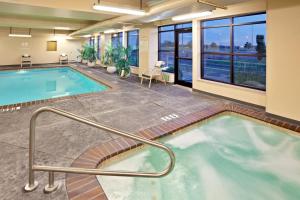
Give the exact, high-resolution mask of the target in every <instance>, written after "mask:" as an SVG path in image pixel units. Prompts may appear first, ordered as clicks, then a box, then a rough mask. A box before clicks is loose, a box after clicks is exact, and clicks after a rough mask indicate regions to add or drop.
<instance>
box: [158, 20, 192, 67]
mask: <svg viewBox="0 0 300 200" xmlns="http://www.w3.org/2000/svg"><path fill="white" fill-rule="evenodd" d="M191 28H192V23H184V24H175V25H167V26H160V27H158V59H159V60H161V61H164V62H165V63H166V69H165V70H164V71H166V72H170V73H174V67H175V32H176V30H182V29H191Z"/></svg>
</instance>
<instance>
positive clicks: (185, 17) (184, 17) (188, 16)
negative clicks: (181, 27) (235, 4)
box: [172, 11, 212, 21]
mask: <svg viewBox="0 0 300 200" xmlns="http://www.w3.org/2000/svg"><path fill="white" fill-rule="evenodd" d="M211 14H212V11H205V12H199V13H190V14H186V15H178V16H175V17H173V18H172V20H173V21H183V20H188V19H195V18H198V17H205V16H209V15H211Z"/></svg>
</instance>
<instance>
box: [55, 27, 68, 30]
mask: <svg viewBox="0 0 300 200" xmlns="http://www.w3.org/2000/svg"><path fill="white" fill-rule="evenodd" d="M54 29H55V30H71V28H70V27H60V26H58V27H54Z"/></svg>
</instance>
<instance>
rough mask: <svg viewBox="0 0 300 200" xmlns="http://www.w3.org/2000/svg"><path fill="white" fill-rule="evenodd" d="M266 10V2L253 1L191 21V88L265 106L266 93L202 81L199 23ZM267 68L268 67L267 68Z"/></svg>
mask: <svg viewBox="0 0 300 200" xmlns="http://www.w3.org/2000/svg"><path fill="white" fill-rule="evenodd" d="M265 10H266V2H265V1H264V0H253V1H250V2H247V3H241V4H236V5H232V6H229V7H228V9H227V10H221V9H217V10H215V11H214V12H213V15H211V16H209V17H206V18H199V19H195V20H193V88H194V89H197V90H200V91H204V92H208V93H212V94H217V95H221V96H225V97H228V98H233V99H237V100H240V101H244V102H248V103H251V104H256V105H259V106H266V93H265V92H263V91H257V90H253V89H248V88H242V87H237V86H232V85H227V84H222V83H217V82H213V81H207V80H202V79H201V77H200V74H201V71H200V70H201V69H200V66H201V48H200V42H201V41H200V38H201V37H199V36H201V31H200V21H201V20H203V19H209V18H216V17H224V16H230V15H238V14H246V13H255V12H261V11H265ZM267 68H269V66H267Z"/></svg>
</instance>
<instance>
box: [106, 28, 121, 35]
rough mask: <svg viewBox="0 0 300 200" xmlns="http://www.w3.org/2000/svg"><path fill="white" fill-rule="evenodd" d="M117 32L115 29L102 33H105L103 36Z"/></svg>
mask: <svg viewBox="0 0 300 200" xmlns="http://www.w3.org/2000/svg"><path fill="white" fill-rule="evenodd" d="M118 31H120V30H116V29H108V30H106V31H104V33H105V34H109V33H116V32H118Z"/></svg>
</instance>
